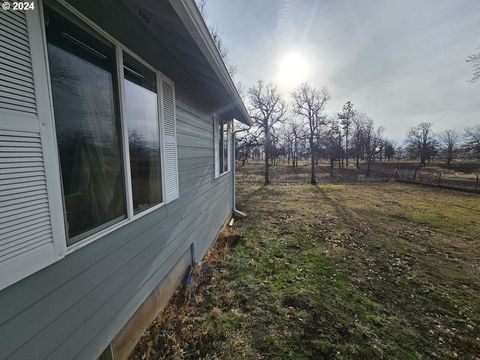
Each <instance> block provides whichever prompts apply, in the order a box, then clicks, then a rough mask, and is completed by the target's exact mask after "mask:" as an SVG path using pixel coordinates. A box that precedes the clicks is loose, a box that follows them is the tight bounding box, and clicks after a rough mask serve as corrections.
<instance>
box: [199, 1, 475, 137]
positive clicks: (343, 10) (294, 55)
mask: <svg viewBox="0 0 480 360" xmlns="http://www.w3.org/2000/svg"><path fill="white" fill-rule="evenodd" d="M206 12H207V22H208V23H209V24H214V25H215V26H217V28H218V29H219V30H220V31H221V32H222V33H223V38H224V42H225V45H226V46H227V47H228V49H229V61H230V62H231V63H232V64H234V65H236V67H237V69H238V72H237V77H238V79H239V80H240V81H241V82H242V83H243V84H244V85H245V86H247V87H248V86H251V85H252V84H254V83H255V82H256V80H258V79H263V80H265V81H268V82H273V83H275V84H277V85H278V86H279V87H280V88H281V90H282V91H283V93H284V94H285V95H288V93H289V92H290V91H291V90H292V88H293V87H294V86H295V85H296V84H297V83H299V82H301V81H304V80H308V81H309V82H310V83H311V84H312V85H313V86H315V87H318V88H321V87H323V86H326V87H327V88H328V89H329V91H330V94H331V96H332V99H331V100H330V102H329V103H328V105H327V112H329V113H336V112H338V111H340V110H341V107H342V105H343V104H344V103H345V102H346V101H347V100H350V101H352V102H353V103H354V104H355V105H356V106H357V107H358V108H359V109H360V111H363V112H367V113H368V114H369V115H370V117H372V118H373V119H374V120H375V122H376V123H377V124H379V125H383V126H385V127H386V133H385V134H386V135H387V136H388V137H390V138H392V139H395V140H401V139H403V138H404V135H405V133H406V131H407V130H408V128H409V127H411V126H414V125H416V124H418V123H420V122H423V121H430V122H432V123H433V124H434V126H435V130H437V131H440V130H443V129H445V128H455V129H457V130H459V131H463V129H464V128H465V127H467V126H472V125H474V124H480V82H477V83H475V84H472V83H469V82H468V81H467V80H468V79H469V78H470V75H471V66H470V64H467V63H466V62H465V58H466V57H467V56H468V55H469V54H472V53H473V52H474V51H475V49H476V48H477V47H478V46H480V1H479V0H362V1H357V0H208V1H207V8H206Z"/></svg>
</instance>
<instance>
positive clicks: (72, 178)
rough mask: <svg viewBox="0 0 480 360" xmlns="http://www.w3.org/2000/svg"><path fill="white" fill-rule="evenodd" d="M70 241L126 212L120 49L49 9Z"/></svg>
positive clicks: (50, 53)
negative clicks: (119, 97) (118, 70)
mask: <svg viewBox="0 0 480 360" xmlns="http://www.w3.org/2000/svg"><path fill="white" fill-rule="evenodd" d="M45 11H46V17H45V18H46V34H47V46H48V61H49V66H50V77H51V86H52V95H53V105H54V114H55V127H56V133H57V143H58V149H59V153H60V165H61V175H62V182H63V194H64V202H65V211H66V217H67V221H68V235H69V240H68V241H67V242H68V244H72V243H74V242H76V241H78V240H80V239H82V238H84V237H86V236H88V235H89V234H91V233H92V232H94V231H98V229H99V228H103V227H106V226H108V225H110V224H112V223H114V222H117V221H119V220H121V219H124V218H125V217H126V205H125V203H126V201H125V187H124V171H123V166H122V163H123V154H122V146H121V135H120V134H121V131H120V125H119V119H118V107H117V95H116V94H117V90H116V81H115V79H116V73H115V68H116V65H115V64H116V62H115V49H114V47H113V46H112V45H110V44H108V43H107V42H105V41H102V40H99V37H94V36H92V35H90V34H89V33H87V32H85V31H83V30H82V29H80V28H79V27H77V26H75V25H73V24H72V23H70V22H69V21H67V20H66V19H65V18H63V17H62V16H60V15H59V14H57V13H56V12H54V11H52V10H51V9H46V10H45Z"/></svg>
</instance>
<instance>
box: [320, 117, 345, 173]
mask: <svg viewBox="0 0 480 360" xmlns="http://www.w3.org/2000/svg"><path fill="white" fill-rule="evenodd" d="M321 139H322V142H321V147H322V150H323V153H324V154H325V156H326V157H327V158H328V160H329V162H330V178H331V180H332V181H333V178H334V174H333V171H334V164H335V161H336V160H337V159H340V157H341V156H342V148H341V143H342V131H341V129H340V125H339V124H338V121H337V119H336V118H327V120H326V129H325V131H324V133H323V136H322V137H321ZM339 144H340V146H339Z"/></svg>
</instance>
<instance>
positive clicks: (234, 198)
mask: <svg viewBox="0 0 480 360" xmlns="http://www.w3.org/2000/svg"><path fill="white" fill-rule="evenodd" d="M234 123H235V120H232V160H231V162H230V165H231V166H232V214H233V215H235V216H238V217H241V218H244V217H246V216H247V214H245V213H244V212H241V211H240V210H238V209H237V192H236V185H235V171H236V167H235V160H236V151H235V149H236V146H235V131H234V128H233V124H234Z"/></svg>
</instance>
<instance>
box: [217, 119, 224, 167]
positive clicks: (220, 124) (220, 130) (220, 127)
mask: <svg viewBox="0 0 480 360" xmlns="http://www.w3.org/2000/svg"><path fill="white" fill-rule="evenodd" d="M216 131H217V134H218V144H217V146H218V173H219V174H222V173H223V162H224V158H223V150H224V148H223V121H222V120H221V119H218V123H217V130H216Z"/></svg>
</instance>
